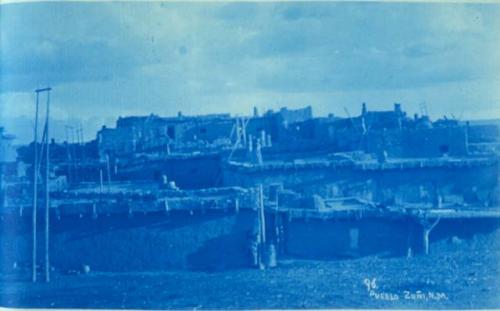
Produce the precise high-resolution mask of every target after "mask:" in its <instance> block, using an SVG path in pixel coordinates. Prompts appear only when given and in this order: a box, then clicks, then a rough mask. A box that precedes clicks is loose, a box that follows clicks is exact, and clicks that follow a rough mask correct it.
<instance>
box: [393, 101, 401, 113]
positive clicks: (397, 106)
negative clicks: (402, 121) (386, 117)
mask: <svg viewBox="0 0 500 311" xmlns="http://www.w3.org/2000/svg"><path fill="white" fill-rule="evenodd" d="M394 112H395V113H397V114H402V111H401V104H400V103H394Z"/></svg>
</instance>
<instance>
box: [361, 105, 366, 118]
mask: <svg viewBox="0 0 500 311" xmlns="http://www.w3.org/2000/svg"><path fill="white" fill-rule="evenodd" d="M365 114H366V103H363V105H362V107H361V115H362V116H364V115H365Z"/></svg>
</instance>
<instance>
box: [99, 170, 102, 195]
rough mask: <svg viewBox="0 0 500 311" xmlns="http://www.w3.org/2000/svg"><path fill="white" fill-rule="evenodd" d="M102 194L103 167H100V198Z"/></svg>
mask: <svg viewBox="0 0 500 311" xmlns="http://www.w3.org/2000/svg"><path fill="white" fill-rule="evenodd" d="M101 196H102V168H99V198H100V199H102V198H101Z"/></svg>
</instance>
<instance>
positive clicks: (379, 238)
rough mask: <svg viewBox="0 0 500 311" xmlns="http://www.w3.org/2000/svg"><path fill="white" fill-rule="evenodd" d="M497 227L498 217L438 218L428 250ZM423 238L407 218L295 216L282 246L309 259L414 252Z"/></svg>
mask: <svg viewBox="0 0 500 311" xmlns="http://www.w3.org/2000/svg"><path fill="white" fill-rule="evenodd" d="M499 227H500V221H499V220H497V219H467V220H441V221H440V222H439V223H438V225H437V226H436V227H435V228H434V229H433V230H432V231H431V234H430V237H429V239H430V242H431V247H430V251H431V253H432V252H439V251H440V250H441V248H443V245H444V247H446V246H447V245H446V244H450V243H451V242H452V241H453V239H455V240H456V241H461V240H466V241H470V240H472V239H474V238H475V237H476V236H478V235H489V234H498V229H499ZM457 238H458V239H457ZM422 241H423V240H422V228H421V227H420V226H419V225H416V224H415V222H413V221H410V220H404V219H400V220H390V219H374V218H363V219H357V220H356V219H343V220H319V219H309V220H306V219H294V220H292V222H291V223H290V224H288V230H287V231H286V246H285V248H286V253H287V255H288V256H290V257H293V258H308V259H342V258H349V257H358V256H368V255H374V254H383V255H385V256H406V255H407V251H408V247H411V248H412V250H413V252H414V254H418V253H422V250H423V244H422ZM438 242H445V243H438ZM492 247H495V246H493V245H492Z"/></svg>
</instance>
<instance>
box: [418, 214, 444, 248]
mask: <svg viewBox="0 0 500 311" xmlns="http://www.w3.org/2000/svg"><path fill="white" fill-rule="evenodd" d="M440 219H441V218H439V217H438V218H436V219H435V220H434V221H433V222H430V221H429V219H427V218H424V219H420V220H419V222H420V224H421V225H422V242H423V247H424V254H425V255H428V254H429V235H430V233H431V231H432V229H434V227H436V225H437V224H438V223H439V220H440Z"/></svg>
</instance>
